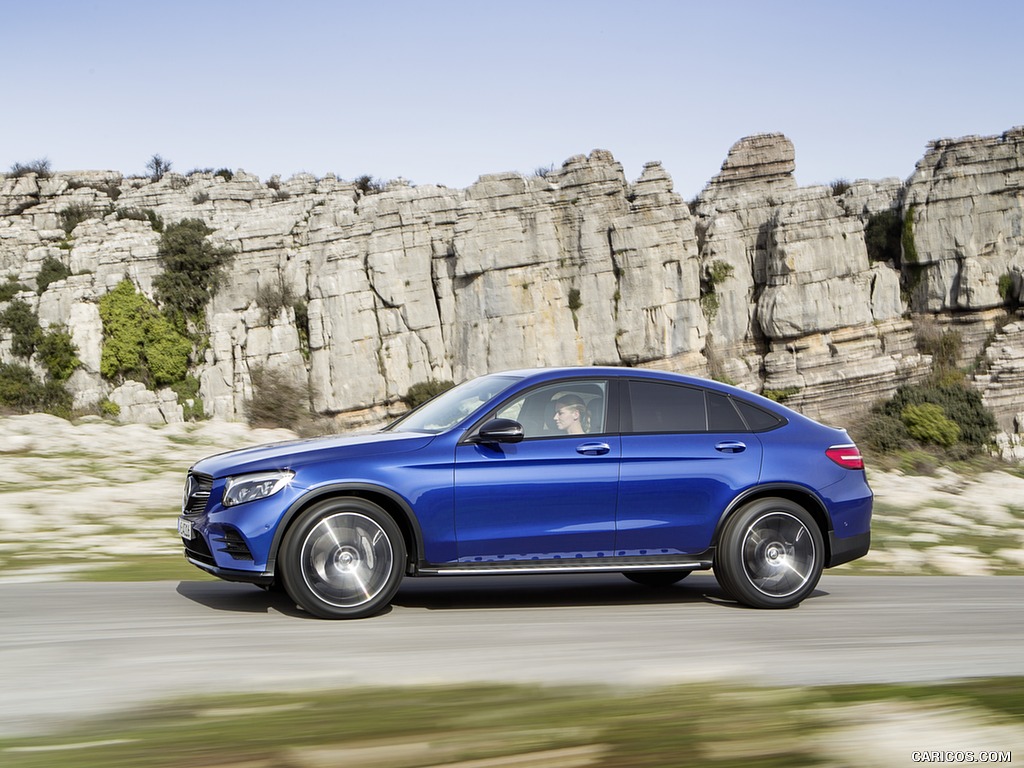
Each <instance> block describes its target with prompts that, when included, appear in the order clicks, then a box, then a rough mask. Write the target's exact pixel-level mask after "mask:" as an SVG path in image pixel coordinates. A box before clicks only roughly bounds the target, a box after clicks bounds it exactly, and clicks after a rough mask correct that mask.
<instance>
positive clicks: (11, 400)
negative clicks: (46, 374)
mask: <svg viewBox="0 0 1024 768" xmlns="http://www.w3.org/2000/svg"><path fill="white" fill-rule="evenodd" d="M0 408H2V409H4V410H6V411H13V412H15V413H34V412H36V411H43V412H45V413H52V414H53V415H54V416H60V417H61V418H64V419H66V418H70V416H71V395H70V394H69V393H68V391H67V390H66V389H64V387H63V386H61V384H60V382H57V381H54V380H53V379H49V380H47V381H40V380H39V379H37V378H36V377H35V374H33V373H32V369H31V368H29V367H28V366H27V365H20V364H18V363H0Z"/></svg>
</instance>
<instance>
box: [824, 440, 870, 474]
mask: <svg viewBox="0 0 1024 768" xmlns="http://www.w3.org/2000/svg"><path fill="white" fill-rule="evenodd" d="M825 455H826V456H828V457H829V458H830V459H832V461H834V462H835V463H836V464H838V465H839V466H840V467H842V468H843V469H864V457H863V456H861V455H860V451H859V450H858V449H857V446H856V445H833V446H832V447H831V448H829V449H828V450H827V451H825Z"/></svg>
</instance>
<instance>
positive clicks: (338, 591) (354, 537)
mask: <svg viewBox="0 0 1024 768" xmlns="http://www.w3.org/2000/svg"><path fill="white" fill-rule="evenodd" d="M278 567H279V569H280V572H281V575H282V577H283V579H284V588H285V590H287V592H288V595H289V596H290V597H291V598H292V600H294V601H295V602H296V604H298V605H299V606H300V607H301V608H303V609H305V610H306V611H307V612H308V613H311V614H312V615H314V616H319V617H321V618H324V619H361V618H364V617H366V616H372V615H373V614H375V613H378V612H380V611H381V610H383V609H384V608H385V607H386V606H387V605H388V604H389V603H390V602H391V598H392V597H394V596H395V592H396V591H397V590H398V586H399V584H401V582H402V575H403V573H404V571H405V541H404V539H403V538H402V532H401V530H400V529H399V528H398V524H397V523H395V521H394V519H393V518H392V517H391V516H390V515H389V514H388V513H387V512H385V511H384V510H383V509H381V508H380V507H378V506H377V505H376V504H373V503H372V502H369V501H366V500H365V499H357V498H336V499H328V500H326V501H322V502H320V503H318V504H315V505H313V506H312V507H310V508H309V509H307V510H306V511H305V512H303V513H302V514H301V515H299V517H298V519H297V520H295V522H294V523H293V524H292V526H291V528H289V530H288V533H287V534H286V535H285V538H284V542H283V543H282V546H281V551H280V553H279V555H278Z"/></svg>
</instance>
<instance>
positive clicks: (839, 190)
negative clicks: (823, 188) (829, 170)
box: [829, 179, 850, 197]
mask: <svg viewBox="0 0 1024 768" xmlns="http://www.w3.org/2000/svg"><path fill="white" fill-rule="evenodd" d="M829 187H831V188H832V196H833V197H839V196H840V195H841V194H843V193H844V192H846V190H848V189H849V188H850V182H849V180H848V179H835V180H833V181H832V182H831V183H830V184H829Z"/></svg>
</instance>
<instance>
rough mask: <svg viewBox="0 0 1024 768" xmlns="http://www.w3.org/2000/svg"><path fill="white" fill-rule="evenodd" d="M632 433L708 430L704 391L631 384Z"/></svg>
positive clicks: (652, 382)
mask: <svg viewBox="0 0 1024 768" xmlns="http://www.w3.org/2000/svg"><path fill="white" fill-rule="evenodd" d="M629 401H630V405H631V408H632V411H633V413H632V415H633V432H705V431H707V428H708V420H707V413H706V411H705V408H704V390H702V389H694V388H693V387H682V386H676V385H674V384H662V383H660V382H656V381H630V382H629Z"/></svg>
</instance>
